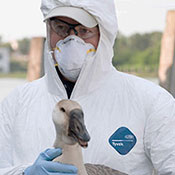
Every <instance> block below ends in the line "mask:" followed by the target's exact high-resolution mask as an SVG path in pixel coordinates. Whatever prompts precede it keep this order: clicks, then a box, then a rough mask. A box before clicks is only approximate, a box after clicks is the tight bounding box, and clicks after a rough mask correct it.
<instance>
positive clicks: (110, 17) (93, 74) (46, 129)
mask: <svg viewBox="0 0 175 175" xmlns="http://www.w3.org/2000/svg"><path fill="white" fill-rule="evenodd" d="M55 6H75V7H80V8H83V9H84V10H86V11H87V12H89V13H90V14H91V15H93V16H94V17H95V19H96V20H97V22H98V25H99V29H100V42H99V45H98V48H97V51H96V54H95V56H94V57H92V58H91V59H89V60H88V61H87V62H85V64H84V66H83V68H82V71H81V73H80V75H79V78H78V80H77V82H76V84H75V86H74V88H73V92H72V94H71V97H70V98H71V99H72V100H74V101H77V102H78V103H79V104H80V105H81V106H82V109H83V112H84V119H85V123H86V127H87V129H88V132H89V134H90V137H91V140H90V142H89V146H88V148H87V149H85V150H83V158H84V162H85V163H93V164H102V165H106V166H109V167H111V168H113V169H116V170H119V171H121V172H124V173H127V174H129V175H151V174H152V171H153V169H156V171H157V174H164V175H174V174H175V164H174V162H175V100H174V98H173V97H172V96H171V95H170V94H169V93H168V92H167V91H165V90H164V89H162V88H160V87H158V86H157V85H155V84H153V83H151V82H149V81H147V80H144V79H141V78H138V77H135V76H133V75H129V74H126V73H122V72H119V71H117V70H115V69H114V67H113V66H112V57H113V49H112V47H113V44H114V40H115V37H116V33H117V22H116V16H115V9H114V2H113V0H109V1H107V0H57V1H56V0H43V1H42V6H41V9H42V12H43V14H44V16H46V15H47V14H48V12H49V11H50V10H51V9H52V8H54V7H55ZM46 43H47V42H46ZM45 72H46V75H45V76H44V77H43V78H40V79H39V80H36V81H33V82H30V83H26V84H25V85H23V86H22V87H18V88H17V89H15V90H14V91H13V92H12V93H11V94H10V95H9V96H8V97H7V98H6V99H5V100H4V101H3V102H2V103H1V104H0V121H1V122H0V174H1V175H5V174H8V175H21V174H22V171H23V170H24V169H25V168H26V167H28V166H29V165H31V164H33V162H34V161H35V160H36V158H37V157H38V155H39V154H40V152H42V151H43V150H45V149H46V148H48V147H51V146H52V145H53V143H54V139H55V136H56V133H55V129H54V124H53V121H52V112H53V109H54V107H55V104H56V103H57V102H58V101H60V100H61V99H65V98H67V93H66V90H65V87H64V85H63V83H62V82H61V80H60V79H59V76H58V75H57V72H56V70H55V67H54V61H53V58H52V55H51V53H50V52H49V46H48V45H47V44H46V46H45ZM29 143H30V144H29Z"/></svg>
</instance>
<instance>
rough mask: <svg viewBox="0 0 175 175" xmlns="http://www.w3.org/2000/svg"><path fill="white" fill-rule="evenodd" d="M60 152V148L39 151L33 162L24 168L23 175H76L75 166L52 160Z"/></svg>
mask: <svg viewBox="0 0 175 175" xmlns="http://www.w3.org/2000/svg"><path fill="white" fill-rule="evenodd" d="M61 154H62V150H61V149H60V148H57V149H47V150H46V151H44V152H42V153H40V155H39V157H38V158H37V160H36V161H35V162H34V164H33V165H32V166H30V167H28V168H26V169H25V171H24V174H25V175H63V174H64V175H77V171H78V170H77V168H76V167H75V166H73V165H68V164H63V163H59V162H53V161H52V160H53V159H55V158H56V157H58V156H60V155H61Z"/></svg>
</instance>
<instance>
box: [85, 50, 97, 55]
mask: <svg viewBox="0 0 175 175" xmlns="http://www.w3.org/2000/svg"><path fill="white" fill-rule="evenodd" d="M90 52H96V49H89V50H87V52H86V53H87V54H88V53H90Z"/></svg>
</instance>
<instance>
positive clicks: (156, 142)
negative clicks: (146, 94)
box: [144, 91, 175, 175]
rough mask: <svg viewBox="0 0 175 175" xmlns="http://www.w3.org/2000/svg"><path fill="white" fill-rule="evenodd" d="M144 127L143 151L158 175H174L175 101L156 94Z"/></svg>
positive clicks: (162, 93) (169, 97) (167, 95)
mask: <svg viewBox="0 0 175 175" xmlns="http://www.w3.org/2000/svg"><path fill="white" fill-rule="evenodd" d="M153 103H154V104H153V105H152V106H153V109H152V112H151V114H150V116H149V117H148V118H147V123H146V127H145V136H144V143H145V151H146V154H147V156H148V157H149V159H151V161H152V163H153V166H154V168H155V170H156V171H157V174H158V175H174V174H175V99H174V98H173V97H172V96H171V95H170V94H168V93H167V92H165V91H163V92H161V93H159V94H158V97H157V99H156V100H155V101H154V102H153Z"/></svg>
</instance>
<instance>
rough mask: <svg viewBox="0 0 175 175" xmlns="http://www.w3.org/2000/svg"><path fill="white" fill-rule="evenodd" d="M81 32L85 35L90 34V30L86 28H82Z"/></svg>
mask: <svg viewBox="0 0 175 175" xmlns="http://www.w3.org/2000/svg"><path fill="white" fill-rule="evenodd" d="M79 32H80V33H82V34H85V33H89V30H88V29H86V28H80V30H79Z"/></svg>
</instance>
